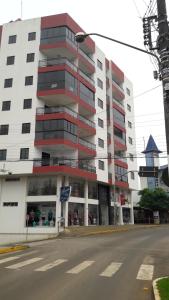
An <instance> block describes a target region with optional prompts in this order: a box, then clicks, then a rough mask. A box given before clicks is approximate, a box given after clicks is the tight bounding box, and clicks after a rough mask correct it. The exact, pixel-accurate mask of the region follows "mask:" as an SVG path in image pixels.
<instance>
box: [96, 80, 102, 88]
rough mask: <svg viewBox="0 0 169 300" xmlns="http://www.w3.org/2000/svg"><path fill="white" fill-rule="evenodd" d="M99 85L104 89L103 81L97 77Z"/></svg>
mask: <svg viewBox="0 0 169 300" xmlns="http://www.w3.org/2000/svg"><path fill="white" fill-rule="evenodd" d="M97 86H98V87H99V88H101V89H103V81H102V80H100V79H99V78H97Z"/></svg>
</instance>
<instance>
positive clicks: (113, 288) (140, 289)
mask: <svg viewBox="0 0 169 300" xmlns="http://www.w3.org/2000/svg"><path fill="white" fill-rule="evenodd" d="M168 262H169V227H168V226H166V227H165V226H164V227H159V228H157V227H154V228H152V229H139V230H134V231H129V232H123V233H114V234H108V235H104V236H103V235H100V236H91V237H85V238H84V237H83V238H65V239H57V240H51V241H45V242H37V243H32V244H31V247H30V248H29V249H28V250H26V251H21V252H17V253H11V254H5V255H1V256H0V299H3V300H10V299H12V300H22V299H23V300H76V299H77V300H96V299H97V300H103V299H104V300H112V299H114V300H124V299H125V300H152V299H154V298H153V294H152V280H153V279H155V278H157V277H160V276H166V275H169V263H168Z"/></svg>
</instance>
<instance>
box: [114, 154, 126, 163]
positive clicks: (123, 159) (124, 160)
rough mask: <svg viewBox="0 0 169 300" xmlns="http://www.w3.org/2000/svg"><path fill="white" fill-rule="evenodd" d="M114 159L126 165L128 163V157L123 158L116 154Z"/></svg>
mask: <svg viewBox="0 0 169 300" xmlns="http://www.w3.org/2000/svg"><path fill="white" fill-rule="evenodd" d="M114 159H118V160H120V161H122V162H124V163H127V158H126V157H121V156H119V155H116V154H115V155H114Z"/></svg>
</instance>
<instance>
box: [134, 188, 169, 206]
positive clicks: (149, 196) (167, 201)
mask: <svg viewBox="0 0 169 300" xmlns="http://www.w3.org/2000/svg"><path fill="white" fill-rule="evenodd" d="M138 194H139V195H140V196H141V199H140V202H139V206H140V207H141V208H146V209H149V210H152V211H157V210H158V211H162V210H169V196H168V194H167V193H166V192H165V191H164V190H163V189H161V188H156V189H154V190H150V189H143V190H141V191H139V193H138Z"/></svg>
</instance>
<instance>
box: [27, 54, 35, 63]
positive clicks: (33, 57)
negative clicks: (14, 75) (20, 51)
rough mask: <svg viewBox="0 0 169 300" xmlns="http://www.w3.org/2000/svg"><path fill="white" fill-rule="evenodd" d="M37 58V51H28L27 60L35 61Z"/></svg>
mask: <svg viewBox="0 0 169 300" xmlns="http://www.w3.org/2000/svg"><path fill="white" fill-rule="evenodd" d="M34 60H35V53H28V54H27V57H26V61H27V62H33V61H34Z"/></svg>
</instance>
